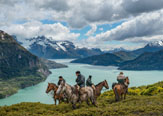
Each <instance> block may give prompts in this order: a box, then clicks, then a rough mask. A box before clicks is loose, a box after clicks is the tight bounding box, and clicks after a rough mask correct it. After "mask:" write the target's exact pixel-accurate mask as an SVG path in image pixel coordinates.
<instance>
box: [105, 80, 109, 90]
mask: <svg viewBox="0 0 163 116" xmlns="http://www.w3.org/2000/svg"><path fill="white" fill-rule="evenodd" d="M104 87H105V88H106V89H109V85H108V82H107V81H106V80H105V81H104Z"/></svg>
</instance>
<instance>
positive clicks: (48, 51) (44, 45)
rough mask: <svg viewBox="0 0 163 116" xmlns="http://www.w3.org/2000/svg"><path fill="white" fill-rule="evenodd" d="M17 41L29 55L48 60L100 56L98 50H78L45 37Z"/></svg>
mask: <svg viewBox="0 0 163 116" xmlns="http://www.w3.org/2000/svg"><path fill="white" fill-rule="evenodd" d="M18 41H19V42H20V43H22V46H24V47H25V48H27V49H28V50H29V51H30V52H31V53H33V54H35V55H37V56H38V57H43V58H49V59H55V58H82V57H88V56H92V55H99V54H102V51H101V50H100V49H87V48H78V47H76V46H75V45H74V44H73V43H72V42H70V41H55V40H53V39H52V38H47V37H45V36H38V37H34V38H29V39H24V40H18Z"/></svg>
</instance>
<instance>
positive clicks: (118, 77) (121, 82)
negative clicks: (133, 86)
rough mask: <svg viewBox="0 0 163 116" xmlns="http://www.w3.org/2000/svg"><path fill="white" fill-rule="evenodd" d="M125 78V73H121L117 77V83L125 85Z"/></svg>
mask: <svg viewBox="0 0 163 116" xmlns="http://www.w3.org/2000/svg"><path fill="white" fill-rule="evenodd" d="M125 78H126V77H125V76H124V74H123V72H120V74H119V75H118V76H117V81H118V83H119V84H124V80H125Z"/></svg>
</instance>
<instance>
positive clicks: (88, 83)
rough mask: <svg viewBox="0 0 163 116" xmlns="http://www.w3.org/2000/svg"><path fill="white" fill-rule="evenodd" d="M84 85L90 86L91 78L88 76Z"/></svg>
mask: <svg viewBox="0 0 163 116" xmlns="http://www.w3.org/2000/svg"><path fill="white" fill-rule="evenodd" d="M86 85H87V86H92V85H93V83H92V80H91V78H89V77H88V79H87V82H86Z"/></svg>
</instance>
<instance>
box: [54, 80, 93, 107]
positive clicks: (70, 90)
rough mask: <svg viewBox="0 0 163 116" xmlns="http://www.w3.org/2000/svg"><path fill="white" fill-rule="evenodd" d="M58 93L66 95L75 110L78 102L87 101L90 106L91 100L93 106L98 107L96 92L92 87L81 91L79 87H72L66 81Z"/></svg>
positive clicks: (60, 86) (62, 83)
mask: <svg viewBox="0 0 163 116" xmlns="http://www.w3.org/2000/svg"><path fill="white" fill-rule="evenodd" d="M56 93H57V94H60V93H64V94H65V95H66V96H67V97H68V101H69V102H71V103H72V107H73V108H74V109H75V108H76V103H77V102H78V101H80V102H83V101H86V102H87V104H88V105H89V99H90V100H91V102H92V104H93V105H95V106H96V99H95V96H94V91H93V89H92V88H91V87H83V88H81V89H80V91H79V89H77V87H74V86H70V85H68V84H67V83H65V82H64V81H62V82H61V84H60V85H59V87H58V90H57V92H56Z"/></svg>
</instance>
